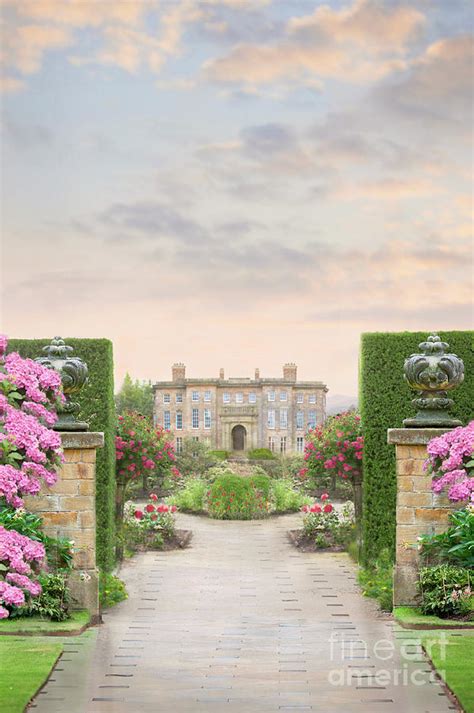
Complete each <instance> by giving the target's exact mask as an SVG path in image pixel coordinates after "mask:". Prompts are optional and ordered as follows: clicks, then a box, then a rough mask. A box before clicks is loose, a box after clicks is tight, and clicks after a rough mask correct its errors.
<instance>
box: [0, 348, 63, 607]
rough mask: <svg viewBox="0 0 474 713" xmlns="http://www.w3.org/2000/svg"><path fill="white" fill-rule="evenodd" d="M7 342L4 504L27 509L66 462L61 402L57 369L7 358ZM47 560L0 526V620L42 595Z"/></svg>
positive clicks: (0, 446)
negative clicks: (26, 500) (56, 427)
mask: <svg viewBox="0 0 474 713" xmlns="http://www.w3.org/2000/svg"><path fill="white" fill-rule="evenodd" d="M7 344H8V341H7V338H6V337H4V336H0V506H1V505H2V500H3V501H4V502H5V503H6V504H7V505H9V506H11V507H13V508H19V507H21V506H22V505H23V500H22V496H24V495H35V494H36V493H38V491H39V490H40V488H41V484H42V482H45V483H46V484H48V485H52V484H53V483H55V482H56V468H57V466H58V465H59V464H60V463H61V461H62V451H61V439H60V436H59V433H56V432H55V431H53V430H52V429H51V428H50V426H52V425H53V424H54V423H55V422H56V418H57V417H56V413H55V410H54V406H55V404H56V402H57V400H58V399H59V398H61V396H62V394H61V377H60V376H59V374H57V373H56V372H55V371H53V370H51V369H47V368H45V367H44V366H42V365H40V364H38V363H36V362H34V361H32V360H31V359H23V358H22V357H21V356H20V355H19V354H16V353H13V354H9V355H8V356H5V350H6V348H7ZM44 557H45V549H44V545H43V544H42V543H41V542H37V541H36V540H32V539H30V538H29V537H26V536H25V535H21V534H20V533H18V532H17V531H16V530H14V529H11V530H7V529H6V528H4V527H3V526H0V619H4V618H6V617H8V616H9V613H10V611H11V609H12V608H15V607H20V606H22V605H23V604H25V602H26V598H28V597H34V596H37V595H38V594H40V593H41V586H40V584H39V583H38V582H37V581H35V579H34V577H33V575H34V574H35V573H36V571H37V570H38V569H39V566H40V565H41V563H42V562H43V559H44Z"/></svg>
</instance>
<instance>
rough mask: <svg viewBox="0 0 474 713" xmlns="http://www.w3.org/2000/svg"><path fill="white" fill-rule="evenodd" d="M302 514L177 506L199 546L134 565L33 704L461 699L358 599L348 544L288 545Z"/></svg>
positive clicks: (229, 705) (242, 711) (346, 710)
mask: <svg viewBox="0 0 474 713" xmlns="http://www.w3.org/2000/svg"><path fill="white" fill-rule="evenodd" d="M299 522H300V516H299V515H294V516H293V515H292V516H284V517H279V518H272V519H269V520H261V521H251V522H219V521H215V520H208V519H205V518H194V517H191V516H184V515H180V516H179V521H178V527H184V528H188V529H192V530H193V531H194V537H193V541H192V546H191V547H190V548H189V549H187V550H184V551H176V552H165V553H160V552H149V553H145V554H142V555H139V556H136V557H134V558H133V560H132V561H130V562H129V563H127V564H126V565H125V567H124V568H123V570H122V573H121V576H122V577H123V578H124V579H125V580H126V583H127V588H128V592H129V599H128V600H127V601H126V602H123V603H122V604H120V605H118V606H117V607H115V608H114V609H112V610H110V612H109V613H108V614H106V615H105V616H104V622H105V623H104V625H103V626H101V627H99V628H98V629H96V630H91V631H89V632H87V633H86V635H84V636H82V637H78V638H73V639H69V640H68V641H67V644H66V647H65V652H64V654H63V655H62V657H61V658H60V659H59V662H58V664H57V666H56V668H55V670H54V671H53V674H52V677H51V680H50V682H49V683H48V684H47V685H46V687H45V688H44V689H43V691H42V692H41V693H40V694H39V695H38V696H37V698H36V700H35V701H34V703H33V705H32V710H34V711H35V712H36V713H59V712H60V713H64V712H67V713H99V712H100V713H106V712H111V713H125V711H127V713H132V712H133V713H137V712H141V711H143V712H144V713H152V712H153V713H173V712H175V713H197V712H198V711H202V712H204V713H208V712H209V713H220V712H221V711H222V713H226V712H229V713H231V712H232V713H234V712H235V713H237V712H238V713H260V712H262V713H266V712H267V711H268V712H270V711H271V712H272V713H276V712H279V711H319V712H320V713H325V712H326V711H328V712H329V711H332V712H339V711H341V712H343V713H350V712H351V711H354V713H359V711H360V713H381V712H382V711H383V712H384V713H385V712H386V713H392V711H393V713H395V711H396V712H397V713H399V712H403V713H410V712H411V711H413V712H415V711H416V712H417V713H423V712H425V711H426V712H428V711H429V713H438V712H443V713H444V712H446V711H449V710H456V708H455V707H454V706H453V705H452V703H451V702H450V700H449V699H448V698H447V697H446V695H445V694H444V691H443V689H442V687H441V686H440V684H439V683H438V682H437V681H436V680H435V679H434V677H433V675H432V673H431V670H430V668H429V666H428V665H427V663H426V660H425V658H424V656H423V654H422V652H421V647H420V645H419V643H418V642H417V639H416V632H412V633H410V632H406V631H404V630H401V629H399V628H397V627H396V626H395V625H394V624H393V623H392V621H391V620H390V619H389V618H388V617H384V616H383V615H381V614H380V613H378V611H377V608H376V606H375V605H374V603H373V602H371V601H369V600H366V599H364V598H363V597H361V595H360V593H359V590H358V588H357V586H356V583H355V576H356V575H355V566H354V565H353V564H352V562H351V561H350V559H349V558H348V557H347V556H346V555H345V554H328V553H326V554H324V553H321V554H309V553H308V554H304V553H300V552H298V551H297V550H295V549H294V548H293V547H292V546H291V545H290V544H289V542H288V540H287V536H286V533H287V530H288V529H290V528H293V527H297V526H298V524H299ZM401 650H402V651H401ZM402 652H403V654H404V656H403V657H402V655H401V653H402Z"/></svg>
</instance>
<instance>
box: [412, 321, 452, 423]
mask: <svg viewBox="0 0 474 713" xmlns="http://www.w3.org/2000/svg"><path fill="white" fill-rule="evenodd" d="M418 346H419V348H420V352H421V353H419V354H412V355H411V356H409V357H408V359H406V360H405V364H404V367H403V371H404V376H405V380H406V381H407V382H408V384H409V386H410V388H412V389H414V390H415V391H418V392H421V393H420V395H419V396H417V398H415V399H413V401H412V404H413V405H414V406H415V407H416V408H418V413H417V414H416V416H415V417H414V418H407V419H405V420H404V421H403V425H404V426H405V427H408V428H410V427H413V428H415V427H417V428H455V427H456V426H462V423H461V421H458V420H457V419H455V418H451V417H450V415H449V413H448V411H449V409H450V408H451V406H452V405H453V403H454V402H453V400H452V399H451V398H449V397H448V391H452V390H453V389H455V388H456V387H457V386H459V384H461V383H462V382H463V380H464V363H463V361H462V359H460V358H459V357H458V356H456V354H451V353H450V352H448V349H449V344H447V343H446V342H443V341H441V339H440V337H439V336H438V335H437V334H431V335H430V336H429V337H428V339H427V340H426V342H422V343H421V344H419V345H418Z"/></svg>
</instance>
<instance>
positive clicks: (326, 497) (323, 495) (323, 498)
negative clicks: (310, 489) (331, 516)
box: [321, 493, 329, 500]
mask: <svg viewBox="0 0 474 713" xmlns="http://www.w3.org/2000/svg"><path fill="white" fill-rule="evenodd" d="M328 498H329V495H328V494H327V493H323V494H322V495H321V500H327V499H328Z"/></svg>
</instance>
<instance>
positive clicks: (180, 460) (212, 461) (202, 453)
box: [176, 438, 220, 478]
mask: <svg viewBox="0 0 474 713" xmlns="http://www.w3.org/2000/svg"><path fill="white" fill-rule="evenodd" d="M219 460H220V459H219V458H217V457H216V456H215V455H213V452H212V451H210V450H209V448H208V446H207V445H206V444H205V443H203V442H202V441H193V439H192V438H184V439H183V447H182V451H181V453H179V454H177V455H176V466H177V467H178V469H179V471H180V472H181V473H182V475H183V476H184V477H185V478H187V477H189V476H202V475H204V474H205V473H206V471H207V470H209V468H212V466H214V465H216V464H217V463H218V461H219Z"/></svg>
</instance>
